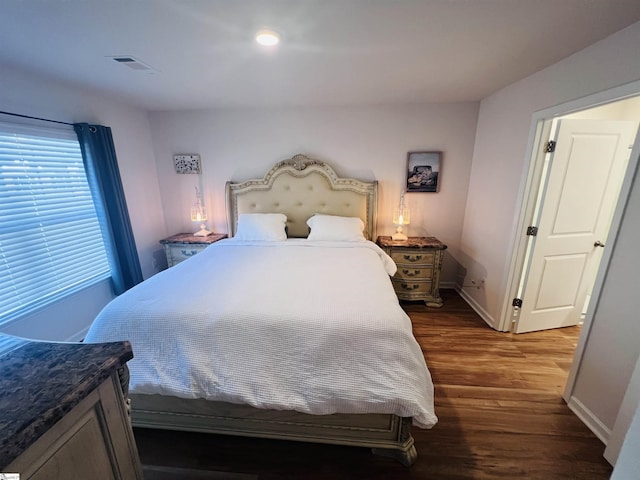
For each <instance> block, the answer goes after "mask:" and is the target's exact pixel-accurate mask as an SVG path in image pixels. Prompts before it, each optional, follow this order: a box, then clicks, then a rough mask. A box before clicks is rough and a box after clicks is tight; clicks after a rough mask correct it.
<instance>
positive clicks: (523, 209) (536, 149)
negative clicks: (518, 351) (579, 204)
mask: <svg viewBox="0 0 640 480" xmlns="http://www.w3.org/2000/svg"><path fill="white" fill-rule="evenodd" d="M637 96H640V81H635V82H631V83H628V84H625V85H621V86H618V87H614V88H611V89H608V90H605V91H602V92H598V93H595V94H592V95H588V96H586V97H582V98H579V99H576V100H572V101H570V102H566V103H562V104H560V105H556V106H554V107H549V108H546V109H543V110H539V111H537V112H535V113H534V114H533V116H532V121H531V126H530V129H529V140H528V142H527V149H526V157H525V158H527V159H529V161H528V163H527V165H526V166H525V169H524V172H523V176H522V179H521V182H520V189H519V194H518V198H519V199H520V200H519V214H518V217H517V218H516V221H515V222H514V230H513V236H512V249H511V252H512V253H511V259H510V262H509V264H508V272H507V280H506V288H505V296H504V300H503V305H502V310H501V315H500V319H499V323H498V330H501V331H510V330H511V326H512V324H513V321H514V319H515V317H514V314H515V315H517V310H515V309H514V307H513V306H512V304H511V303H512V300H513V299H514V298H516V297H517V294H518V290H519V286H520V280H521V276H522V271H523V267H524V263H525V259H526V254H527V250H528V248H527V246H528V245H529V241H528V240H529V238H528V237H527V236H526V235H525V231H526V227H527V226H528V225H530V222H531V221H532V218H533V211H534V207H535V203H536V197H537V193H538V185H539V184H540V177H541V175H542V167H543V165H544V159H545V155H546V154H545V152H544V151H543V150H544V149H543V145H544V143H545V142H546V141H547V140H548V139H549V133H550V131H551V125H552V121H553V120H554V119H556V118H558V117H562V116H565V115H569V114H572V113H576V112H579V111H582V110H588V109H590V108H594V107H599V106H602V105H606V104H609V103H613V102H617V101H620V100H624V99H628V98H632V97H637ZM639 156H640V135H638V136H637V137H636V140H635V143H634V146H633V149H632V151H631V156H630V158H629V163H628V165H627V170H626V172H625V176H624V180H623V182H622V187H621V189H620V194H619V196H618V202H617V204H616V208H615V211H614V214H613V218H612V220H611V225H610V228H609V235H608V238H607V244H608V245H609V246H610V247H611V248H607V249H605V251H604V252H603V255H602V259H601V261H600V267H599V269H598V273H597V275H596V279H595V283H594V287H593V291H592V293H591V300H590V303H589V309H588V311H587V314H586V316H585V319H584V324H583V327H582V331H581V333H580V338H579V341H578V345H577V347H576V352H575V355H574V358H573V363H572V365H571V370H570V372H569V377H568V379H567V383H566V385H565V390H564V394H563V398H564V399H565V401H567V402H568V401H569V399H570V398H571V395H572V393H573V387H574V384H575V376H576V373H577V371H578V368H579V365H580V362H581V359H582V355H583V353H584V347H585V344H586V342H587V340H588V338H589V334H590V331H591V325H592V320H593V315H594V312H595V311H596V310H597V305H598V302H599V299H600V294H601V292H602V287H603V285H604V282H605V277H606V272H607V270H608V267H609V262H610V261H611V254H612V252H613V250H614V248H615V242H616V238H617V235H618V231H619V228H620V223H621V220H622V215H623V213H624V209H625V206H626V204H627V200H628V198H629V194H630V191H631V186H632V182H633V178H634V175H635V171H636V168H637V166H638V160H639Z"/></svg>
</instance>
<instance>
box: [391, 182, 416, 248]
mask: <svg viewBox="0 0 640 480" xmlns="http://www.w3.org/2000/svg"><path fill="white" fill-rule="evenodd" d="M410 222H411V213H410V212H409V208H408V207H407V206H406V205H405V204H404V190H403V191H402V193H401V194H400V203H399V204H398V206H397V207H395V208H394V209H393V224H394V225H397V226H398V228H397V229H396V233H394V234H393V235H392V236H391V238H392V239H393V240H407V236H406V235H405V234H404V233H402V225H409V223H410Z"/></svg>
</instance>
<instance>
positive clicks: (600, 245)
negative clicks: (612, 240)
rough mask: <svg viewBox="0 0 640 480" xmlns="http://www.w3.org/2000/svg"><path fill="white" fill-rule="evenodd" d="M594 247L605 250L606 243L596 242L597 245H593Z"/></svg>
mask: <svg viewBox="0 0 640 480" xmlns="http://www.w3.org/2000/svg"><path fill="white" fill-rule="evenodd" d="M593 246H594V247H602V248H604V243H602V242H601V241H600V240H598V241H596V243H594V244H593Z"/></svg>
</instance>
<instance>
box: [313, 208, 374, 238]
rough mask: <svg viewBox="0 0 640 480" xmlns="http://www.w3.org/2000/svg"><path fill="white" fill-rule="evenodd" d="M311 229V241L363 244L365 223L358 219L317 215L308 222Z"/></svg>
mask: <svg viewBox="0 0 640 480" xmlns="http://www.w3.org/2000/svg"><path fill="white" fill-rule="evenodd" d="M307 225H309V227H310V228H311V233H309V237H307V238H308V239H309V240H323V241H335V242H362V241H364V240H365V238H364V236H363V235H362V231H363V230H364V223H363V222H362V220H361V219H359V218H358V217H340V216H338V215H322V214H318V213H316V214H315V215H314V216H313V217H311V218H310V219H309V220H307Z"/></svg>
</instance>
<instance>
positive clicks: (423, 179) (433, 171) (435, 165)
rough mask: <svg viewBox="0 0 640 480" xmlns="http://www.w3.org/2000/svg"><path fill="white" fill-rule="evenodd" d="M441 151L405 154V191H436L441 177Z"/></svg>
mask: <svg viewBox="0 0 640 480" xmlns="http://www.w3.org/2000/svg"><path fill="white" fill-rule="evenodd" d="M441 172H442V152H409V153H408V154H407V189H406V191H407V192H438V191H439V186H440V181H441V179H442V176H441Z"/></svg>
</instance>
